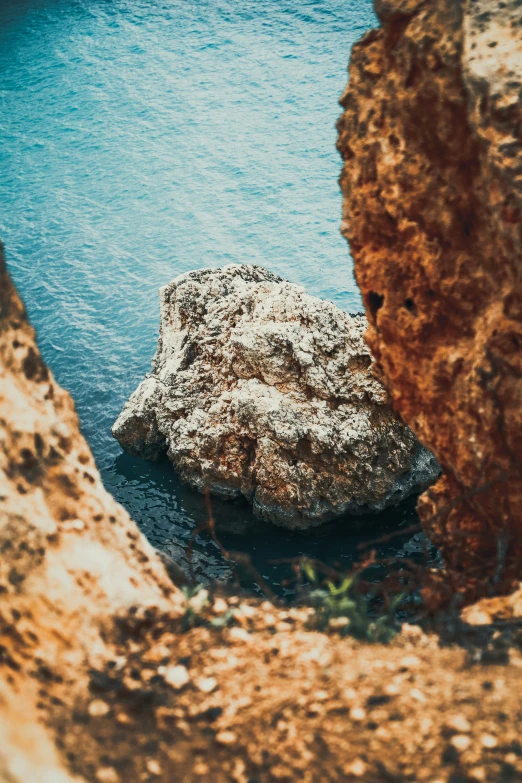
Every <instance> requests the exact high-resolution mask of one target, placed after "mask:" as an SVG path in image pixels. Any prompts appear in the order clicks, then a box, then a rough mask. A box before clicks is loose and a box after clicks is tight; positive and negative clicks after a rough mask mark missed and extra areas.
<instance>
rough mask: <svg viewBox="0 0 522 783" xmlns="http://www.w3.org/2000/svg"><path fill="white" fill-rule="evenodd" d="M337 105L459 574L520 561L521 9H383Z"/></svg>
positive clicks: (373, 269)
mask: <svg viewBox="0 0 522 783" xmlns="http://www.w3.org/2000/svg"><path fill="white" fill-rule="evenodd" d="M375 7H376V11H377V13H378V15H379V17H380V20H381V28H380V29H379V30H373V31H371V32H369V33H368V34H367V35H366V36H365V37H364V38H363V39H362V41H361V42H359V43H358V44H356V45H355V46H354V48H353V50H352V59H351V64H350V69H349V73H350V78H349V85H348V87H347V89H346V92H345V94H344V95H343V96H342V98H341V104H342V106H343V107H344V114H343V115H342V117H341V118H340V120H339V124H338V129H339V140H338V148H339V150H340V152H341V154H342V156H343V158H344V167H343V172H342V176H341V186H342V190H343V193H344V221H343V233H344V235H345V236H346V237H347V239H348V241H349V243H350V247H351V251H352V254H353V258H354V262H355V275H356V278H357V282H358V284H359V286H360V288H361V291H362V294H363V298H364V302H365V306H366V311H367V314H368V320H369V328H368V331H367V333H366V340H367V342H368V345H369V346H370V349H371V351H372V353H373V355H374V357H375V359H376V361H377V364H378V367H379V369H380V372H381V377H382V379H383V381H384V383H385V385H386V387H387V389H388V390H389V393H390V395H391V398H392V400H393V405H394V407H395V408H396V410H397V411H399V413H400V414H401V416H402V418H403V419H404V421H406V422H407V423H408V424H409V425H410V426H411V427H412V429H413V430H414V432H415V433H416V434H417V435H418V437H419V439H420V440H421V441H422V443H424V444H425V445H426V446H427V447H428V448H429V449H431V450H432V451H433V452H434V454H435V455H436V456H437V458H438V459H439V461H440V463H441V465H442V466H443V476H442V478H441V479H440V480H439V482H438V483H437V484H436V486H435V487H433V488H431V489H430V490H429V491H428V492H427V493H425V494H424V495H423V496H422V498H421V499H420V502H419V512H420V515H421V518H422V520H423V523H424V526H425V528H426V530H427V532H428V534H429V536H430V537H431V539H432V540H433V541H434V543H436V544H437V545H438V546H439V547H441V549H442V552H443V554H444V556H445V559H446V562H447V563H448V565H449V566H451V569H452V570H453V572H456V571H458V570H461V569H464V570H465V571H466V577H467V578H469V579H471V580H473V579H474V578H475V577H477V576H479V574H482V576H483V577H485V579H486V581H487V580H488V579H493V581H494V582H495V584H496V585H497V587H498V586H499V585H500V584H502V583H504V584H505V585H506V586H508V585H509V583H510V580H511V578H512V577H513V574H516V572H517V570H518V572H519V569H520V562H521V560H522V351H521V347H522V245H521V215H522V212H521V210H522V131H521V129H522V110H521V99H520V96H521V89H522V36H521V34H520V31H521V27H520V22H521V9H520V3H519V2H517V1H516V0H505V2H501V3H492V2H488V0H476V1H475V2H469V3H468V2H463V0H458V1H457V2H455V0H423V1H422V2H420V0H376V3H375Z"/></svg>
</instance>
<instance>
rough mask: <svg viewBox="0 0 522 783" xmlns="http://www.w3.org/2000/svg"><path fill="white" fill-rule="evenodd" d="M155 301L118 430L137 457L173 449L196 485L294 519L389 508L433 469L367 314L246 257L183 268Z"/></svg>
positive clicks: (292, 523) (283, 519)
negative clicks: (395, 407)
mask: <svg viewBox="0 0 522 783" xmlns="http://www.w3.org/2000/svg"><path fill="white" fill-rule="evenodd" d="M160 301H161V323H160V336H159V344H158V350H157V353H156V356H155V358H154V361H153V372H152V374H151V375H150V376H148V377H147V378H146V379H145V380H144V381H143V382H142V383H141V384H140V386H139V387H138V389H137V390H136V391H135V392H134V394H133V395H132V396H131V398H130V399H129V401H128V402H127V403H126V405H125V407H124V409H123V411H122V413H121V414H120V416H119V417H118V419H117V421H116V423H115V425H114V427H113V434H114V436H115V437H116V438H117V439H118V441H119V442H120V443H121V445H122V446H123V447H124V448H125V449H127V450H128V451H130V452H131V453H133V454H137V455H139V456H143V457H147V458H154V457H156V456H157V455H158V454H159V453H160V452H161V451H164V450H165V449H167V452H168V456H169V457H170V459H171V460H172V462H173V463H174V466H175V467H176V469H177V470H178V471H179V472H180V474H181V476H182V478H183V479H184V480H185V481H187V482H189V483H190V484H192V485H193V486H196V487H198V488H200V489H203V488H204V487H205V486H208V487H209V488H210V490H211V491H212V492H214V493H216V494H221V495H223V496H225V497H237V496H239V495H243V496H245V497H246V498H248V499H249V500H252V502H253V506H254V511H255V513H256V514H257V515H258V516H260V517H263V518H265V519H269V520H272V521H274V522H276V523H279V524H282V525H285V526H287V527H295V528H306V527H310V526H313V525H316V524H319V523H320V522H322V521H324V520H325V519H328V518H331V517H332V516H337V515H341V514H345V513H361V512H364V511H378V510H381V509H382V508H384V507H385V506H386V505H387V504H390V503H397V502H399V501H400V500H402V499H403V498H404V497H406V496H407V495H409V494H410V493H411V492H412V491H414V490H416V489H417V490H418V489H420V488H421V487H424V486H426V485H427V484H428V483H429V482H430V481H433V480H434V479H435V477H436V476H437V475H438V465H437V463H436V461H435V460H434V458H433V457H432V455H431V454H430V453H429V452H428V451H427V450H426V449H424V448H422V447H421V446H420V444H419V443H418V441H417V439H416V438H415V436H414V435H413V433H412V432H411V430H409V429H408V428H407V427H405V426H404V425H403V424H402V423H401V422H400V421H399V419H398V418H397V416H396V415H395V414H394V413H393V412H392V410H391V408H390V406H389V405H388V402H387V394H386V392H385V391H384V389H383V387H382V385H381V384H380V383H379V382H378V381H377V380H376V379H375V378H374V376H373V374H372V371H371V364H372V359H371V356H370V353H369V351H368V349H367V347H366V346H365V344H364V342H363V340H362V333H363V331H364V329H365V328H366V319H365V318H364V317H363V316H349V315H347V314H346V313H343V312H342V311H341V310H339V309H338V308H337V307H335V305H333V304H331V303H329V302H325V301H322V300H320V299H317V298H316V297H313V296H309V295H307V294H306V293H305V292H304V290H303V289H302V288H301V287H299V286H296V285H293V284H292V283H288V282H287V281H285V280H282V279H281V278H279V277H276V276H275V275H273V274H271V273H270V272H267V271H266V270H264V269H262V268H260V267H255V266H247V265H244V266H243V265H230V266H227V267H224V268H223V269H217V270H212V269H204V270H200V271H197V272H190V273H187V274H184V275H181V276H180V277H178V278H176V280H174V281H173V282H172V283H170V285H167V286H165V287H164V288H162V289H161V290H160Z"/></svg>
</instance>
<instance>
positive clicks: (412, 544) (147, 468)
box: [106, 453, 426, 595]
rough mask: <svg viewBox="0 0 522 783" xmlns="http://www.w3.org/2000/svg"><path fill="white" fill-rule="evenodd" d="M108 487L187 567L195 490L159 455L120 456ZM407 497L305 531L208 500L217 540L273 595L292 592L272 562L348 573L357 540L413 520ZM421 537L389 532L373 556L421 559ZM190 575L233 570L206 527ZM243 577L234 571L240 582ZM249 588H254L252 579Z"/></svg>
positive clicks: (239, 504)
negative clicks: (313, 562)
mask: <svg viewBox="0 0 522 783" xmlns="http://www.w3.org/2000/svg"><path fill="white" fill-rule="evenodd" d="M106 483H108V484H109V485H110V489H111V491H112V492H113V493H114V495H115V497H116V498H117V500H119V501H120V502H121V503H122V504H123V505H124V506H125V507H126V508H127V509H128V510H129V512H130V513H131V514H132V516H133V517H134V519H135V520H136V522H137V523H138V525H139V526H140V528H141V530H142V531H143V533H144V534H145V535H146V536H147V538H148V539H149V540H150V541H151V543H152V544H153V545H154V546H155V547H157V548H158V549H161V550H163V551H164V552H166V553H167V554H169V555H171V556H172V557H174V559H176V560H177V561H178V562H180V563H181V564H182V566H183V567H184V568H185V569H186V570H187V571H188V570H189V563H188V560H187V556H186V550H187V547H188V545H189V543H190V537H191V534H192V531H193V530H194V529H195V528H196V527H199V526H200V525H203V524H204V523H205V522H206V521H207V512H206V508H205V500H204V497H203V495H201V494H200V493H199V492H197V491H195V490H193V489H191V488H190V487H187V486H186V485H184V484H182V483H181V481H180V480H179V478H178V477H177V475H176V473H175V472H174V470H173V469H172V465H171V463H170V462H169V460H168V459H167V458H166V457H165V458H163V459H160V460H158V461H157V462H147V461H145V460H142V459H138V458H136V457H132V456H130V455H129V454H126V453H122V454H120V455H119V456H118V457H117V458H116V460H115V463H114V470H113V471H111V474H110V476H109V480H108V481H107V482H106ZM415 502H416V499H415V498H410V499H409V500H407V501H406V502H404V503H402V504H401V505H400V506H397V507H394V508H390V509H387V510H386V511H384V512H382V513H381V514H376V515H365V516H361V517H348V516H347V517H342V518H340V519H338V520H335V522H330V523H326V524H324V525H322V526H320V527H318V528H315V529H313V530H311V531H309V532H307V533H301V532H292V531H289V530H286V529H284V528H280V527H277V526H276V525H272V524H268V523H265V522H262V521H260V520H259V519H256V517H255V516H254V515H253V513H252V509H251V507H250V506H249V504H248V503H247V502H246V501H223V500H219V499H217V498H213V499H212V509H213V513H214V517H215V520H216V529H217V532H218V537H219V540H220V542H221V544H222V545H223V547H224V548H225V549H227V550H234V551H239V552H244V553H247V554H248V555H250V557H251V560H252V564H253V566H254V567H255V568H256V569H257V571H258V572H259V573H260V574H261V575H262V577H263V579H264V580H265V581H266V583H267V584H268V585H269V586H270V588H271V589H272V590H273V591H274V592H275V593H277V594H279V595H291V594H293V588H292V587H291V586H285V581H286V580H287V579H288V578H289V577H290V576H291V569H290V566H289V565H287V564H284V563H273V562H271V561H274V560H284V559H292V558H295V557H298V556H307V557H311V558H316V559H318V560H321V561H322V562H324V563H325V564H326V565H328V566H331V567H334V568H336V569H338V570H349V569H350V568H351V567H352V565H353V563H354V562H355V561H356V560H358V559H360V556H361V551H360V545H364V543H365V542H370V541H373V540H374V539H376V538H380V537H382V536H386V535H387V534H390V533H395V532H396V531H400V530H401V529H403V528H404V529H406V528H409V527H410V526H411V525H414V524H415V523H416V522H417V521H418V518H417V514H416V511H415ZM425 541H426V539H425V537H424V536H423V534H421V533H415V534H414V535H412V534H411V533H405V534H404V535H396V536H394V537H393V538H391V539H390V540H389V541H387V542H384V543H381V544H378V545H376V546H375V547H374V548H375V550H376V553H377V556H378V557H379V558H387V557H392V556H399V557H401V556H402V557H404V556H406V557H410V556H419V557H420V556H422V555H423V552H424V547H425ZM192 568H193V573H194V577H195V578H196V579H198V580H202V581H209V580H215V579H226V580H228V579H230V578H231V577H232V576H233V574H232V571H231V567H230V565H229V563H227V561H226V560H225V559H224V558H223V556H222V555H221V553H220V551H219V549H218V548H217V546H216V544H215V543H214V542H213V541H212V540H211V538H210V536H209V534H208V533H207V532H201V533H198V535H197V536H196V538H195V542H194V551H193V556H192ZM245 577H246V578H247V581H248V576H247V575H245V574H242V581H244V579H245ZM251 581H252V586H255V585H254V584H253V581H254V580H253V579H252V580H251Z"/></svg>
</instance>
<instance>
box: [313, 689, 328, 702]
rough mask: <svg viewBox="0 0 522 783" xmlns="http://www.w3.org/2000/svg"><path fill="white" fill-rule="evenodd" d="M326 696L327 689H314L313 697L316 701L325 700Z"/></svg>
mask: <svg viewBox="0 0 522 783" xmlns="http://www.w3.org/2000/svg"><path fill="white" fill-rule="evenodd" d="M327 698H328V691H316V692H315V693H314V699H317V701H326V700H327Z"/></svg>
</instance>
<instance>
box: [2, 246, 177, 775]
mask: <svg viewBox="0 0 522 783" xmlns="http://www.w3.org/2000/svg"><path fill="white" fill-rule="evenodd" d="M0 552H1V553H2V556H1V557H0V682H1V685H0V780H1V781H4V780H5V781H8V782H9V783H12V782H14V783H29V781H42V783H58V781H60V783H61V781H63V782H64V783H65V781H72V780H73V777H70V776H69V774H68V773H67V772H66V771H65V769H62V765H61V762H59V761H58V758H57V752H56V748H55V745H54V742H51V740H50V738H49V734H48V733H46V731H44V729H43V728H42V726H41V725H40V723H41V721H42V719H43V717H44V716H45V715H46V714H47V710H48V708H49V702H48V698H49V694H48V689H49V688H50V687H51V686H52V685H53V684H54V686H55V687H56V688H57V689H58V690H60V689H62V690H65V691H68V696H69V698H70V699H72V700H74V699H75V698H77V697H78V694H80V693H83V694H85V692H86V691H87V689H88V684H89V676H90V675H89V667H90V666H95V665H96V663H97V661H99V660H101V659H103V658H104V656H105V657H107V656H109V657H110V655H111V654H112V653H111V651H110V644H109V640H110V638H111V635H112V636H114V630H113V624H114V621H115V618H116V616H118V615H120V616H121V617H124V616H125V615H126V613H128V612H129V610H130V608H131V607H134V609H135V608H136V606H137V605H140V606H142V607H144V610H145V609H147V607H150V606H152V607H154V608H155V611H158V610H161V609H163V610H165V608H166V607H168V608H169V611H175V607H176V605H179V600H178V599H179V596H180V595H181V593H180V592H179V591H178V590H177V589H176V588H175V587H174V585H173V584H172V582H171V581H170V579H169V578H168V577H167V575H166V573H165V570H164V568H163V566H162V565H161V563H160V562H159V560H158V559H157V557H156V555H155V553H154V550H153V548H152V547H151V546H150V544H149V543H148V542H147V541H146V539H145V538H144V536H142V535H141V533H140V532H139V531H138V529H137V528H136V526H135V524H134V523H133V522H132V521H131V520H130V519H129V517H128V515H127V513H126V512H125V511H124V509H123V508H122V507H121V506H120V505H119V504H118V503H116V502H115V501H114V500H113V498H112V497H111V496H110V495H109V494H108V493H107V492H106V491H105V489H104V488H103V485H102V483H101V479H100V476H99V474H98V471H97V469H96V466H95V464H94V460H93V457H92V455H91V452H90V450H89V448H88V446H87V444H86V443H85V441H84V439H83V437H82V436H81V434H80V431H79V424H78V418H77V416H76V412H75V410H74V405H73V402H72V400H71V398H70V396H69V395H68V394H67V392H65V391H64V390H63V389H61V388H60V387H59V386H58V385H57V384H56V382H55V381H54V379H53V377H52V375H51V373H50V372H49V370H48V368H47V367H46V365H45V364H44V362H43V361H42V359H41V357H40V354H39V352H38V348H37V346H36V344H35V339H34V332H33V330H32V328H31V326H30V325H29V323H28V321H27V317H26V314H25V311H24V308H23V305H22V303H21V301H20V299H19V297H18V295H17V293H16V291H15V289H14V287H13V285H12V283H11V280H10V278H9V276H8V274H7V271H6V268H5V264H4V259H3V253H2V249H1V246H0ZM176 602H177V603H176ZM111 629H112V630H111ZM54 697H55V698H56V699H58V701H57V702H56V705H59V704H60V703H63V702H62V699H63V694H58V692H56V693H55V696H54ZM83 698H85V695H84V697H83ZM35 705H38V706H35ZM69 720H70V716H69ZM74 780H77V779H76V778H74Z"/></svg>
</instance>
